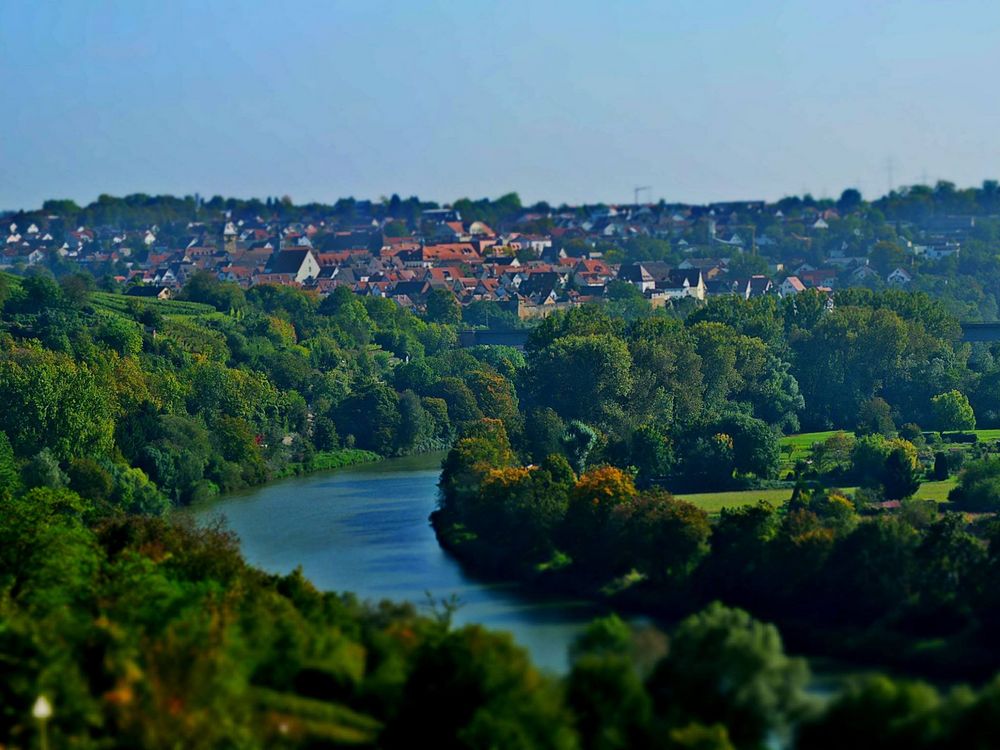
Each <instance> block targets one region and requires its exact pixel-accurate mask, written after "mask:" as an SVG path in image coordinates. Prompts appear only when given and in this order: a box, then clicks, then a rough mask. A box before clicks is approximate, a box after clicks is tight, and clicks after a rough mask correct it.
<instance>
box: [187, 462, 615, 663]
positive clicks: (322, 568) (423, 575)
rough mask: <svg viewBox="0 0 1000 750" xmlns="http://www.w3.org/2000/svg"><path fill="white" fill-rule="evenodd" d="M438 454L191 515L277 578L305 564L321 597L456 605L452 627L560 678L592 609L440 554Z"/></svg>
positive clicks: (285, 486) (249, 496)
mask: <svg viewBox="0 0 1000 750" xmlns="http://www.w3.org/2000/svg"><path fill="white" fill-rule="evenodd" d="M441 458H442V454H429V455H423V456H413V457H408V458H395V459H389V460H386V461H382V462H380V463H376V464H368V465H364V466H356V467H350V468H347V469H341V470H339V471H335V472H330V473H323V474H312V475H309V476H305V477H297V478H294V479H286V480H282V481H279V482H275V483H273V484H269V485H266V486H264V487H258V488H254V489H253V490H249V491H247V492H243V493H235V494H231V495H227V496H226V497H224V498H222V499H220V500H216V501H214V502H212V503H209V504H205V505H202V506H198V507H195V508H193V512H194V514H195V516H196V517H197V518H198V519H199V521H208V520H211V519H213V518H217V517H219V516H222V517H223V518H224V519H225V522H226V526H227V527H228V528H229V529H231V530H232V531H234V532H236V533H237V534H238V535H239V537H240V541H241V547H242V550H243V554H244V555H245V556H246V559H247V561H248V562H250V563H251V564H252V565H256V566H258V567H260V568H263V569H264V570H267V571H270V572H273V573H288V572H290V571H291V570H293V569H294V568H295V567H296V566H298V565H301V566H302V569H303V572H304V573H305V575H306V576H307V577H308V578H309V579H310V580H311V581H312V582H313V583H314V584H316V586H318V587H319V588H320V589H323V590H327V591H353V592H355V593H356V594H357V595H358V596H359V597H360V598H362V599H368V600H372V601H379V600H381V599H391V600H394V601H411V602H415V603H417V604H426V603H427V601H428V594H429V595H430V596H431V597H433V598H434V599H435V600H441V599H446V598H448V597H451V596H453V595H454V596H456V597H458V601H459V603H460V606H459V608H458V610H457V612H456V613H455V616H454V622H455V623H456V624H459V625H462V624H465V623H482V624H483V625H487V626H489V627H491V628H495V629H499V630H506V631H509V632H511V633H512V634H513V635H514V638H515V639H516V640H517V642H518V643H520V644H521V645H523V646H525V647H526V648H527V649H528V651H529V652H530V653H531V655H532V658H533V659H534V661H535V663H536V664H538V665H539V666H540V667H542V668H544V669H548V670H551V671H554V672H563V671H565V669H566V667H567V647H568V646H569V644H570V643H571V641H572V640H573V638H574V637H575V636H576V635H577V634H578V633H579V632H580V631H581V630H582V629H583V628H584V627H585V625H586V623H587V622H589V621H590V620H591V619H592V618H593V617H596V616H598V615H600V614H602V612H601V610H599V609H597V608H596V607H595V606H594V605H593V604H590V603H587V602H582V601H574V600H569V599H555V600H553V599H551V598H549V599H541V598H534V597H527V596H525V595H524V594H523V592H521V590H520V587H519V586H518V585H517V584H514V583H511V584H503V583H493V582H484V581H481V580H477V579H476V578H474V577H472V576H470V575H468V574H467V573H465V572H464V571H463V570H462V568H461V567H460V566H459V564H458V563H457V562H456V561H455V560H454V559H452V558H451V557H449V556H448V555H447V554H446V553H445V552H444V551H443V550H442V549H441V548H440V546H438V543H437V539H436V538H435V536H434V530H433V529H432V528H431V526H430V523H429V521H428V520H427V518H428V516H429V515H430V513H431V511H432V510H434V507H435V504H436V502H437V481H438V476H439V474H440V463H441Z"/></svg>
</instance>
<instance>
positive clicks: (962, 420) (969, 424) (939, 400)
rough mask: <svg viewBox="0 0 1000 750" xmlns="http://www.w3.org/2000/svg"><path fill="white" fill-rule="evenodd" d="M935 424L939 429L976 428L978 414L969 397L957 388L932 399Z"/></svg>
mask: <svg viewBox="0 0 1000 750" xmlns="http://www.w3.org/2000/svg"><path fill="white" fill-rule="evenodd" d="M931 408H932V409H933V412H934V425H935V427H937V429H939V430H942V431H943V430H974V429H976V415H975V414H974V413H973V411H972V406H971V405H970V404H969V399H968V398H967V397H966V396H965V394H963V393H961V392H960V391H957V390H950V391H948V392H947V393H939V394H938V395H937V396H935V397H934V398H932V399H931Z"/></svg>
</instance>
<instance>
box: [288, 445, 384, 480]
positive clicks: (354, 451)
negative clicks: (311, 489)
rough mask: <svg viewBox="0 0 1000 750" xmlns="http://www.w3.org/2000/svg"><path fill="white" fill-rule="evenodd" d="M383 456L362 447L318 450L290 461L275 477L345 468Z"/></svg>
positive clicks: (377, 459) (379, 458)
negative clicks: (298, 459)
mask: <svg viewBox="0 0 1000 750" xmlns="http://www.w3.org/2000/svg"><path fill="white" fill-rule="evenodd" d="M381 460H382V456H380V455H379V454H378V453H374V452H373V451H365V450H361V449H360V448H340V449H337V450H332V451H318V452H316V453H314V454H312V455H311V456H307V457H305V458H304V460H302V461H295V462H292V463H288V464H286V465H285V466H283V467H282V468H281V469H279V470H278V471H276V472H275V474H274V478H275V479H281V478H283V477H292V476H301V475H303V474H311V473H313V472H317V471H330V470H332V469H343V468H345V467H348V466H357V465H358V464H370V463H374V462H375V461H381Z"/></svg>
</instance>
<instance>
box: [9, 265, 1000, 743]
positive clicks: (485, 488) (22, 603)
mask: <svg viewBox="0 0 1000 750" xmlns="http://www.w3.org/2000/svg"><path fill="white" fill-rule="evenodd" d="M181 297H182V299H181V300H179V301H170V302H164V301H148V300H147V301H143V300H133V299H129V298H127V297H125V296H123V295H120V294H111V293H106V292H100V291H96V289H95V288H94V283H93V280H92V279H90V278H88V277H86V276H85V275H73V274H70V275H66V276H63V277H61V278H60V279H59V280H58V281H56V280H55V279H53V278H51V277H50V276H48V275H46V274H35V275H30V276H26V277H17V278H16V277H9V276H0V302H2V308H0V323H2V332H0V403H2V404H3V409H2V411H0V535H2V540H0V661H2V662H3V665H4V666H3V669H4V672H5V674H6V675H9V678H8V679H6V680H5V681H4V685H3V687H2V690H3V694H2V700H0V705H2V708H0V741H2V742H3V743H5V744H8V745H10V746H12V747H27V746H32V743H34V742H35V740H34V737H35V736H36V732H37V730H38V727H37V726H36V723H35V722H34V720H33V719H32V718H31V716H30V712H31V705H32V702H33V701H34V700H35V698H36V697H37V695H39V694H40V693H41V694H45V695H47V696H49V697H50V698H51V699H52V702H53V704H54V705H55V706H56V713H55V715H54V717H53V719H52V720H51V722H50V725H49V726H47V730H48V731H50V733H51V737H52V740H53V743H54V744H55V746H58V747H80V748H84V747H136V746H141V747H150V748H157V747H164V748H166V747H177V746H185V747H332V746H341V745H362V746H364V745H369V746H371V745H377V746H383V747H398V746H403V745H406V746H412V745H413V744H414V742H416V743H417V744H420V745H428V746H435V747H437V746H440V747H477V748H486V747H560V748H563V747H565V748H571V747H585V748H625V747H649V748H660V747H663V748H685V747H686V748H695V747H697V748H719V749H720V750H721V749H723V748H729V747H737V748H756V747H762V746H764V745H765V744H766V743H769V742H773V741H774V740H775V738H784V739H785V740H786V741H788V742H794V743H795V744H796V746H798V747H802V748H825V747H834V746H837V747H840V746H843V745H844V744H847V743H852V744H855V745H858V746H859V747H869V746H870V747H876V746H878V747H885V746H887V745H890V746H891V745H892V744H893V743H895V744H896V745H901V746H908V747H928V748H930V747H946V746H956V743H957V745H960V746H963V747H989V746H990V742H991V740H990V738H991V737H992V736H995V734H996V733H997V731H1000V727H997V722H998V721H1000V718H998V717H1000V713H998V707H1000V701H998V696H1000V689H998V688H997V687H996V686H995V685H987V686H986V687H983V688H982V689H981V690H979V691H973V690H970V689H965V688H962V689H957V690H955V691H951V692H949V693H948V694H946V695H942V694H941V693H940V692H939V691H938V690H937V689H935V688H933V687H931V686H929V685H926V684H923V683H916V682H910V681H906V680H897V679H890V678H887V677H871V678H868V679H864V680H860V681H857V682H856V683H854V684H852V686H851V687H850V688H849V689H847V690H846V691H845V692H843V693H842V694H839V695H837V696H835V697H834V698H833V699H832V700H831V701H829V702H828V703H824V704H822V705H820V704H819V703H817V702H816V701H815V700H813V699H810V697H809V696H808V695H807V694H806V692H805V686H806V681H807V670H806V668H805V665H804V663H803V662H801V661H800V660H797V659H793V658H790V657H789V656H787V655H786V654H785V652H784V647H783V645H782V640H781V637H780V636H779V635H778V631H777V630H776V629H775V628H774V627H773V626H769V625H765V624H762V622H761V621H759V620H757V619H754V616H759V617H767V618H772V619H775V620H778V621H779V622H781V623H782V624H783V625H784V624H787V627H788V628H789V629H790V632H792V633H793V634H794V633H795V632H796V631H797V630H798V629H800V626H801V625H802V623H806V624H808V625H809V627H812V626H813V625H815V624H816V623H817V622H819V621H822V622H823V623H824V625H825V626H828V630H825V631H821V632H824V633H827V634H829V635H830V637H831V638H841V637H842V636H843V635H844V634H848V636H849V638H851V639H853V641H852V642H853V643H854V645H856V646H857V649H858V652H859V653H864V654H867V655H868V656H869V657H874V654H875V653H876V652H877V649H878V648H881V649H883V650H884V649H887V648H893V649H897V650H899V651H901V652H905V651H907V648H908V646H907V645H906V644H914V648H916V647H917V646H922V647H923V651H922V652H921V653H922V655H923V656H925V657H926V661H927V663H928V664H931V665H933V664H935V663H943V662H944V661H947V660H949V659H956V661H955V662H954V664H956V665H957V666H958V668H960V669H965V670H966V673H967V674H969V675H975V676H976V677H981V676H983V673H984V672H985V671H986V670H990V671H992V669H994V668H996V666H997V665H996V664H994V663H993V662H992V661H991V659H990V658H989V657H990V656H991V655H990V654H989V649H988V648H986V639H987V638H988V635H989V633H990V632H991V629H992V626H993V625H994V623H995V622H996V617H997V612H1000V610H998V609H997V606H996V601H995V596H994V595H993V594H992V591H991V576H992V571H993V569H994V567H995V566H996V565H997V563H996V559H995V554H996V553H995V546H992V545H990V544H989V541H990V540H991V539H993V538H994V535H995V531H994V528H993V525H992V515H991V511H992V510H995V509H996V508H997V507H998V505H997V503H998V501H1000V480H997V476H998V475H1000V471H998V464H997V459H994V458H991V457H990V456H989V455H988V454H987V453H984V454H983V455H982V456H977V457H974V458H978V459H979V460H972V461H970V462H969V463H968V464H967V465H966V466H965V467H964V468H962V469H961V475H960V476H961V479H960V482H959V484H958V485H957V487H956V490H955V491H954V497H953V501H952V505H953V506H954V507H955V508H956V509H959V510H961V509H963V508H968V509H969V510H976V511H977V512H979V513H982V512H983V511H986V514H985V515H976V516H966V515H961V514H958V513H951V512H946V513H941V512H939V511H938V510H937V509H936V508H928V507H927V506H926V504H924V503H920V502H914V501H910V500H908V499H907V498H909V496H910V495H912V491H913V490H912V488H913V486H914V484H919V482H920V480H921V479H922V478H923V477H924V476H925V475H926V474H928V473H931V472H933V471H935V470H940V471H943V472H945V473H946V474H947V473H952V474H954V473H955V472H957V471H959V467H958V466H950V465H948V461H947V460H945V461H944V462H943V463H942V465H941V466H937V465H936V464H937V463H941V462H938V461H937V458H936V456H937V454H938V453H941V450H940V448H941V440H942V438H941V435H940V434H937V435H936V434H935V431H936V432H940V431H945V432H947V431H955V430H968V429H970V428H971V427H972V426H975V424H976V423H977V422H978V423H979V424H981V425H990V426H992V425H995V424H996V423H997V420H998V419H1000V411H998V407H997V405H996V403H997V402H996V399H998V398H1000V394H998V392H997V388H996V383H997V382H998V377H1000V364H998V363H997V362H996V360H995V354H996V353H995V352H993V351H991V350H990V349H989V348H988V347H977V348H976V349H975V350H974V349H973V348H971V347H970V346H969V345H966V344H962V343H961V342H960V340H959V335H958V328H957V325H956V323H955V321H954V319H953V318H952V317H951V316H950V315H948V314H947V312H946V311H945V310H944V309H943V308H942V306H941V305H940V304H938V303H936V302H934V301H933V300H931V299H930V298H928V297H926V296H923V295H919V294H918V295H913V294H903V293H898V292H894V293H873V292H870V291H845V292H840V293H837V294H835V295H834V296H833V298H832V301H828V300H827V298H826V297H825V296H820V295H815V296H812V295H809V294H805V295H799V296H798V297H797V298H796V299H795V300H794V302H792V301H791V300H789V301H787V302H781V303H779V302H778V301H776V300H773V299H769V298H767V299H763V300H754V301H750V302H738V301H734V300H720V301H713V302H711V303H710V304H708V305H707V306H705V307H703V308H699V309H696V310H693V311H691V312H690V314H685V315H681V314H680V313H679V312H678V311H660V312H657V313H653V312H652V311H648V312H647V313H646V314H643V315H641V316H637V317H635V318H634V319H631V320H626V319H625V318H624V317H622V316H619V315H614V314H612V313H613V312H614V308H610V307H599V306H594V307H584V308H580V309H578V310H573V311H571V312H568V313H561V314H558V315H555V316H553V317H551V318H549V319H547V320H545V321H544V322H542V323H541V324H539V325H538V326H537V327H536V328H534V329H533V330H532V332H531V334H530V337H529V341H528V345H527V347H526V350H525V351H524V352H520V351H517V350H514V349H509V348H505V347H474V348H471V349H461V348H459V347H457V345H456V331H455V326H454V324H452V323H447V322H439V320H438V319H437V316H435V315H433V314H431V313H429V314H428V315H425V316H424V317H419V316H417V315H414V314H413V313H411V312H408V311H406V310H404V309H402V308H399V307H397V306H396V305H395V304H394V303H392V302H391V301H388V300H383V299H378V298H360V297H357V296H355V295H353V294H351V293H350V292H349V291H347V290H343V289H338V290H336V291H335V292H334V293H332V294H330V295H329V296H328V297H326V298H323V299H320V298H319V297H317V296H315V295H311V294H309V293H306V292H303V291H300V290H295V289H290V288H282V287H271V286H260V287H255V288H253V289H251V290H249V291H246V292H244V291H243V290H241V289H239V288H238V287H236V286H235V285H230V284H225V283H221V282H219V281H217V280H216V279H214V278H212V277H208V276H205V275H196V276H195V277H194V278H193V279H192V280H191V281H190V282H189V283H188V285H187V286H186V287H185V289H184V291H183V294H182V295H181ZM814 427H824V428H825V427H829V428H837V429H843V430H844V432H843V433H842V434H840V435H834V436H833V437H831V438H830V439H829V440H828V441H827V443H828V444H827V443H824V445H823V447H822V449H821V450H820V451H819V456H818V458H817V460H814V461H813V462H812V463H811V464H809V465H801V466H796V467H794V469H793V470H792V471H791V472H790V474H791V475H790V476H784V475H779V466H780V461H779V459H780V451H779V448H778V445H779V442H778V441H779V436H780V435H781V434H782V433H783V432H794V431H796V430H798V429H801V428H814ZM447 446H453V447H452V450H451V452H450V454H449V456H448V459H447V460H446V462H445V466H444V474H443V477H442V489H443V494H442V510H441V513H440V514H439V515H438V517H437V519H436V523H437V525H438V528H439V531H440V533H441V536H442V540H443V541H444V542H445V543H446V544H447V545H448V546H449V547H450V548H452V549H453V550H456V551H457V553H458V554H459V555H460V556H461V557H462V559H464V560H466V561H467V562H468V563H470V564H471V565H474V566H478V567H480V568H483V569H490V570H492V571H494V572H498V571H502V572H503V573H504V574H506V575H511V574H512V575H518V576H523V577H527V578H532V579H534V578H536V577H538V576H543V577H547V578H548V580H549V581H550V582H551V584H552V585H557V586H562V585H573V586H580V585H581V582H583V585H584V586H585V587H586V588H587V589H588V590H589V591H594V592H596V591H598V590H600V589H604V591H605V593H607V592H610V594H611V595H612V596H614V595H616V593H622V595H623V596H624V597H625V598H626V599H627V600H628V603H629V605H630V606H641V607H645V608H648V609H649V610H650V611H670V613H671V614H672V615H674V616H676V618H677V619H678V620H680V622H679V624H678V625H677V626H676V627H675V628H673V629H672V632H671V634H670V636H669V638H668V637H665V636H663V635H662V634H659V633H658V632H656V631H653V630H650V631H648V632H646V631H642V632H638V633H635V632H630V630H629V629H628V628H627V627H626V626H624V625H623V624H622V623H621V622H620V621H619V620H617V619H615V618H610V619H605V620H600V621H598V622H596V623H595V624H594V625H593V627H592V628H591V629H590V630H589V631H588V632H587V633H586V634H585V635H584V636H583V637H582V638H581V639H580V641H579V642H578V643H577V644H576V646H574V649H573V653H572V654H571V670H570V672H569V674H568V675H567V676H566V677H565V678H562V679H556V678H553V677H550V676H544V675H541V674H539V673H538V672H537V670H535V669H534V668H533V667H532V666H531V664H530V662H529V660H528V658H527V656H526V655H525V654H524V652H523V651H521V650H520V649H519V648H517V647H516V646H514V645H513V643H512V642H511V640H510V638H509V637H508V636H503V635H498V634H493V633H489V632H487V631H485V630H483V629H481V628H476V627H468V628H461V629H456V628H453V627H451V626H450V611H451V610H450V607H451V605H450V604H449V603H441V604H439V605H437V607H436V609H435V610H434V611H432V613H431V615H429V616H428V615H419V614H417V613H416V611H415V610H414V609H413V608H412V607H407V606H398V605H389V604H382V605H377V606H376V605H370V604H362V603H359V602H357V601H355V600H354V599H353V598H352V597H351V596H350V595H347V594H343V595H341V594H333V593H320V592H317V591H316V590H315V589H313V588H312V587H311V586H310V584H309V583H308V582H307V581H305V580H304V579H303V577H302V576H301V575H300V574H292V575H290V576H270V575H266V574H264V573H262V572H260V571H257V570H254V569H252V568H250V567H248V566H247V565H246V564H245V563H244V562H243V561H242V559H241V557H240V555H239V552H238V547H237V541H236V540H235V539H234V538H233V537H232V536H230V535H228V534H226V533H225V532H224V531H221V530H219V529H197V528H194V527H192V526H191V525H190V524H189V523H186V522H185V521H184V520H183V517H182V516H178V515H177V514H174V513H171V509H172V508H173V507H175V506H179V505H184V504H188V503H191V502H196V501H200V500H203V499H206V498H209V497H212V496H214V495H216V494H219V493H222V492H228V491H232V490H235V489H239V488H242V487H246V486H249V485H253V484H259V483H261V482H264V481H267V480H268V479H270V478H274V477H278V476H284V475H287V474H290V473H295V472H303V471H310V470H316V469H321V468H329V467H332V466H337V465H343V464H346V463H349V462H353V461H362V460H374V459H376V458H377V457H379V456H389V455H403V454H407V453H413V452H418V451H423V450H431V449H440V448H442V447H447ZM769 482H770V483H773V482H785V483H787V486H789V487H790V488H792V489H793V490H794V493H795V495H794V497H793V500H792V501H791V502H790V503H788V504H787V505H786V506H783V507H782V508H780V509H775V508H773V507H770V506H767V505H760V506H757V507H753V508H750V509H743V510H738V511H737V510H734V511H726V512H723V513H722V514H721V515H720V516H719V517H718V518H710V517H709V516H708V515H707V514H706V513H705V512H704V511H702V510H700V509H699V508H697V507H696V506H694V505H693V504H690V503H687V502H685V501H682V500H678V499H676V498H674V497H673V496H672V495H671V494H670V493H671V492H681V491H683V490H685V489H686V488H688V487H696V488H697V489H712V488H726V487H765V486H768V483H769ZM847 482H850V483H852V484H855V483H856V484H857V485H858V486H859V487H860V488H861V489H859V490H858V491H856V492H854V493H853V494H851V495H847V494H843V493H840V492H838V491H837V490H836V487H838V486H845V484H846V483H847ZM792 489H790V491H792ZM887 498H902V500H903V504H902V507H901V508H900V509H899V511H898V512H894V513H890V514H885V515H872V514H871V513H870V511H871V509H872V508H873V507H876V506H878V505H879V504H880V503H881V502H883V501H884V500H885V499H887ZM715 599H718V600H721V601H723V602H724V603H725V604H711V602H712V600H715ZM733 606H743V607H744V608H745V609H746V610H750V612H752V615H751V614H748V613H747V612H746V611H744V610H740V609H732V608H731V607H733ZM692 613H694V614H692ZM873 618H878V622H877V627H876V628H875V629H874V631H873V632H874V633H875V634H876V635H877V636H878V637H879V638H881V639H882V640H881V641H872V640H870V639H869V640H865V639H862V638H860V637H855V636H856V633H855V634H854V635H851V634H852V629H857V628H860V627H861V626H862V625H864V626H867V625H868V624H870V623H871V620H872V619H873ZM928 643H936V644H938V645H939V651H938V652H937V653H935V652H934V649H928V648H927V644H928ZM913 653H916V652H913ZM984 654H986V656H987V658H985V659H984V658H983V655H984ZM874 660H875V659H874V658H872V661H874ZM970 665H971V666H970ZM973 667H975V668H973ZM966 668H968V669H966Z"/></svg>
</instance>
